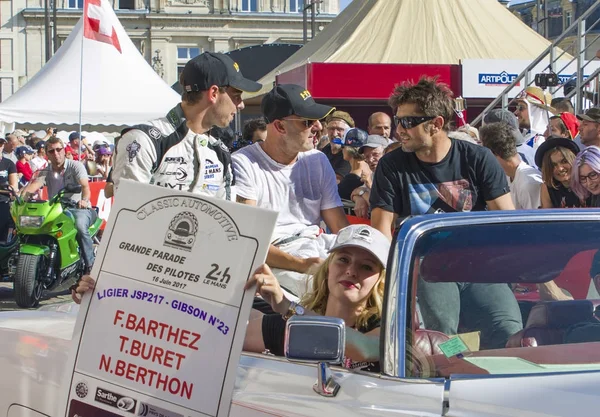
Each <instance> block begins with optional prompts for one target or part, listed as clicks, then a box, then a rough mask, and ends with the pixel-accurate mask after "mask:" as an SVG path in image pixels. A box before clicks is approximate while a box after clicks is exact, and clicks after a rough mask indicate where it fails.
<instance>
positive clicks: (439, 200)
mask: <svg viewBox="0 0 600 417" xmlns="http://www.w3.org/2000/svg"><path fill="white" fill-rule="evenodd" d="M450 140H451V141H452V144H451V146H450V151H449V152H448V154H447V155H446V156H445V157H444V159H442V160H441V161H440V162H438V163H433V164H431V163H426V162H423V161H421V160H419V159H418V158H417V156H416V154H415V153H412V152H404V151H403V150H402V148H399V149H396V150H395V151H393V152H390V153H389V154H387V155H385V156H384V157H383V158H381V160H380V161H379V165H378V166H377V170H376V172H375V177H374V180H373V187H372V189H371V198H370V203H371V207H372V208H381V209H383V210H386V211H389V212H394V213H397V214H398V216H400V217H401V218H402V217H406V216H409V215H411V214H412V215H418V214H429V213H442V212H456V211H458V212H460V211H481V210H485V209H486V201H490V200H494V199H496V198H498V197H500V196H502V195H504V194H508V193H509V192H510V190H509V187H508V183H507V180H506V175H505V174H504V171H503V170H502V167H501V166H500V164H499V163H498V161H497V160H496V158H495V157H494V156H493V155H492V153H491V152H490V150H489V149H487V148H484V147H483V146H479V145H475V144H472V143H469V142H465V141H460V140H454V139H450Z"/></svg>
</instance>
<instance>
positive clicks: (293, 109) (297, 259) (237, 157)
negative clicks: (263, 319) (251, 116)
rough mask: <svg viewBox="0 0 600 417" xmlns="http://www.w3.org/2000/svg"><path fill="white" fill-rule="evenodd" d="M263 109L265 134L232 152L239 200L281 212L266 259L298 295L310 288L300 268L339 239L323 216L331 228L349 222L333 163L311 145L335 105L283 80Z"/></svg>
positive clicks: (304, 268)
mask: <svg viewBox="0 0 600 417" xmlns="http://www.w3.org/2000/svg"><path fill="white" fill-rule="evenodd" d="M261 109H262V112H263V115H264V118H265V121H266V122H267V139H266V140H265V141H264V142H257V143H255V144H253V145H249V146H246V147H244V148H242V149H240V150H239V151H237V152H235V153H234V154H233V156H232V158H233V167H234V170H235V173H236V193H237V201H238V202H241V203H244V204H248V205H252V206H258V207H262V208H267V209H270V210H275V211H277V212H278V213H279V216H278V218H277V223H276V225H275V231H274V234H273V237H272V239H271V246H270V247H269V253H268V255H267V264H269V265H270V266H271V267H274V268H278V271H277V272H276V274H277V275H278V277H279V278H280V282H281V284H282V285H283V286H284V287H286V288H287V289H288V290H290V291H292V292H293V293H295V294H296V295H300V294H301V293H303V292H304V291H305V290H306V285H305V284H306V283H305V278H306V277H305V276H304V275H302V274H304V273H308V272H309V270H311V268H312V267H315V266H318V265H320V264H321V263H322V261H323V259H324V258H326V257H327V251H328V250H329V249H330V247H331V244H333V240H334V239H335V236H333V235H330V234H326V233H322V230H321V227H320V224H321V220H323V221H324V222H325V224H326V225H327V227H328V229H329V231H330V232H331V233H337V232H338V231H339V230H340V229H341V228H343V227H345V226H347V225H348V220H347V219H346V216H345V214H344V210H343V208H342V202H341V200H340V197H339V195H338V190H337V184H336V178H335V174H334V172H333V169H332V168H331V165H330V164H329V162H328V160H327V158H326V157H325V155H323V153H322V152H320V151H318V150H316V149H314V145H313V140H314V137H315V135H317V134H318V132H319V131H320V130H321V128H322V126H321V122H319V120H320V119H323V118H324V117H326V116H327V115H328V114H330V113H331V112H332V111H333V110H334V108H333V107H330V106H325V105H323V104H317V103H316V102H315V101H314V99H313V98H312V96H311V95H310V92H309V91H308V90H305V89H304V88H303V87H300V86H298V85H294V84H280V85H277V86H276V87H274V88H273V90H271V91H270V92H269V93H268V94H267V95H266V96H265V97H264V99H263V101H262V104H261ZM284 270H285V271H284ZM288 271H289V272H290V273H288Z"/></svg>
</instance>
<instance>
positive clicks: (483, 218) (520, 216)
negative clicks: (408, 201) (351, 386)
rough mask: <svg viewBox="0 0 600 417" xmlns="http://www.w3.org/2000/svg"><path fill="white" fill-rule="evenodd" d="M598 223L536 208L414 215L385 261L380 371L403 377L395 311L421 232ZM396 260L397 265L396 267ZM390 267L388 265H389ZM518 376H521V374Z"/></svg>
mask: <svg viewBox="0 0 600 417" xmlns="http://www.w3.org/2000/svg"><path fill="white" fill-rule="evenodd" d="M576 220H579V221H581V220H583V221H599V220H600V209H540V210H514V211H480V212H465V213H440V214H433V215H425V216H416V217H413V218H411V219H409V220H407V221H406V222H405V223H404V224H403V225H402V227H401V228H400V230H399V232H398V236H397V239H396V243H395V245H394V246H393V252H392V253H393V255H390V259H389V261H388V272H387V286H388V288H387V289H386V297H387V303H386V305H385V319H384V322H383V332H382V343H383V341H384V339H383V338H384V337H385V338H386V339H387V343H385V344H384V346H387V350H386V349H385V348H382V361H381V365H382V372H383V373H384V374H386V375H389V376H397V377H400V378H405V377H406V321H407V317H398V315H397V313H398V312H403V311H407V310H406V308H407V305H408V300H409V298H408V297H409V296H410V292H409V291H410V290H409V288H408V283H409V281H410V280H409V273H410V268H411V261H412V256H411V255H412V252H413V250H414V247H415V243H416V241H417V239H418V238H419V237H420V236H421V235H422V234H423V233H425V232H428V231H431V230H434V229H438V228H442V227H449V226H467V225H477V224H497V223H520V222H522V223H525V222H532V221H537V222H553V221H576ZM398 259H400V260H401V263H400V264H399V265H398V262H397V261H398ZM390 265H391V266H390ZM521 375H522V374H521Z"/></svg>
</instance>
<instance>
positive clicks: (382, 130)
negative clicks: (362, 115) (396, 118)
mask: <svg viewBox="0 0 600 417" xmlns="http://www.w3.org/2000/svg"><path fill="white" fill-rule="evenodd" d="M367 131H368V132H369V135H379V136H383V137H384V138H387V139H390V137H391V133H392V118H391V117H390V116H388V114H387V113H384V112H381V111H378V112H375V113H373V114H372V115H370V116H369V121H368V126H367Z"/></svg>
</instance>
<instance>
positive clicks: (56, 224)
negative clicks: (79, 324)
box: [11, 185, 102, 308]
mask: <svg viewBox="0 0 600 417" xmlns="http://www.w3.org/2000/svg"><path fill="white" fill-rule="evenodd" d="M80 192H81V185H68V186H66V187H65V188H63V189H62V190H61V191H59V192H58V193H57V194H56V195H55V196H54V197H52V198H51V199H50V200H48V201H43V200H29V201H25V200H23V199H22V198H21V197H17V198H16V199H15V201H14V203H13V205H12V207H11V214H12V217H13V219H14V221H15V225H16V228H17V235H18V237H19V242H20V243H19V248H18V250H17V252H16V253H15V254H14V255H13V257H14V260H13V262H12V263H13V265H14V268H13V270H14V291H15V301H16V302H17V305H18V306H19V307H23V308H32V307H36V306H37V305H38V304H39V302H40V299H41V298H42V294H43V293H44V291H45V290H49V291H62V290H66V289H67V288H69V286H70V285H72V284H73V283H74V281H76V280H77V279H79V278H80V277H81V276H82V275H83V272H84V270H85V262H84V260H83V258H82V256H81V253H80V251H81V250H80V245H79V242H78V239H77V229H76V228H75V219H74V218H73V215H72V214H71V213H69V212H68V211H67V210H66V209H68V208H76V207H77V205H76V203H75V202H73V201H72V200H70V199H67V198H64V195H65V193H80ZM101 224H102V219H100V218H97V219H96V221H95V222H94V224H93V225H92V226H91V227H90V229H89V231H90V236H91V237H92V239H94V240H97V239H96V237H95V236H96V234H97V233H98V231H99V230H100V226H101Z"/></svg>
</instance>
